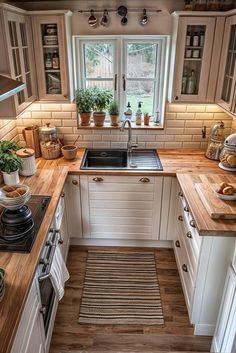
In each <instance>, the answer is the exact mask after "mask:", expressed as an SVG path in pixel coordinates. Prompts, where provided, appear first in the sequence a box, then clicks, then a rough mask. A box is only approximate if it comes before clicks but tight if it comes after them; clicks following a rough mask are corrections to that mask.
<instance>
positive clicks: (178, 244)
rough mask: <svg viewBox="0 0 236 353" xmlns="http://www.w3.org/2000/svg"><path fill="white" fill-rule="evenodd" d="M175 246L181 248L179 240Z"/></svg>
mask: <svg viewBox="0 0 236 353" xmlns="http://www.w3.org/2000/svg"><path fill="white" fill-rule="evenodd" d="M175 246H176V248H180V242H179V240H176V242H175Z"/></svg>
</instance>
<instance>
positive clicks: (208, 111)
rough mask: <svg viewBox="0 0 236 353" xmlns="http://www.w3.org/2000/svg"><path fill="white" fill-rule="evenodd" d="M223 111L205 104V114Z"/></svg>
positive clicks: (213, 105) (216, 106)
mask: <svg viewBox="0 0 236 353" xmlns="http://www.w3.org/2000/svg"><path fill="white" fill-rule="evenodd" d="M222 111H223V110H222V109H221V107H219V106H218V105H217V104H207V105H206V113H215V112H219V113H220V112H222Z"/></svg>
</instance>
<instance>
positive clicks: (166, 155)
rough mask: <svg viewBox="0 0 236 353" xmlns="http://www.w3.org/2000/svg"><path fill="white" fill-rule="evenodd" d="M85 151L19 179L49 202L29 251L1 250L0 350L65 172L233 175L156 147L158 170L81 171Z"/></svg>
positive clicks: (41, 163) (189, 153)
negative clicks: (3, 277) (3, 275)
mask: <svg viewBox="0 0 236 353" xmlns="http://www.w3.org/2000/svg"><path fill="white" fill-rule="evenodd" d="M84 151H85V150H84V149H80V150H79V151H78V154H77V158H76V159H75V160H73V161H66V160H65V159H64V158H59V159H56V160H44V159H43V158H38V159H37V172H36V174H35V175H34V176H32V177H28V178H22V182H23V183H26V184H27V185H29V186H30V188H31V193H32V194H41V195H49V196H51V202H50V204H49V207H48V209H47V212H46V215H45V218H44V222H43V223H42V225H41V227H40V230H39V233H38V235H37V239H36V241H35V243H34V246H33V249H32V251H31V253H30V254H20V253H5V252H0V267H3V268H5V269H6V293H5V297H4V299H3V301H2V302H1V303H0V353H9V352H10V350H11V346H12V343H13V341H14V337H15V334H16V331H17V327H18V324H19V321H20V318H21V314H22V311H23V309H24V304H25V301H26V299H27V295H28V292H29V289H30V286H31V283H32V280H33V278H34V274H35V270H36V268H37V264H38V260H39V256H40V253H41V250H42V247H43V245H44V242H45V240H46V236H47V232H48V229H49V226H50V224H51V221H52V218H53V215H54V212H55V209H56V205H57V202H58V200H59V197H60V194H61V191H62V188H63V185H64V182H65V180H66V176H67V174H68V173H70V174H90V175H91V174H100V175H105V174H107V175H143V174H144V175H153V176H154V175H169V176H175V175H176V173H178V177H179V174H180V173H188V174H194V173H197V174H200V173H206V172H207V173H209V174H224V175H226V176H227V175H231V174H232V173H229V172H224V171H223V170H221V169H219V167H218V163H217V162H215V161H211V160H208V159H207V158H205V157H204V152H203V151H200V150H190V149H188V150H187V149H186V150H182V149H181V150H168V149H160V150H158V153H159V156H160V158H161V162H162V165H163V171H161V172H157V171H155V172H151V171H149V172H143V171H137V170H134V171H110V170H107V171H86V170H80V165H81V161H82V158H83V155H84ZM191 210H192V209H191ZM192 211H193V210H192ZM193 214H194V212H193ZM230 229H231V228H230Z"/></svg>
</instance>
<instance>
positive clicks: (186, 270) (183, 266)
mask: <svg viewBox="0 0 236 353" xmlns="http://www.w3.org/2000/svg"><path fill="white" fill-rule="evenodd" d="M182 270H183V271H184V272H188V267H187V265H186V264H183V265H182Z"/></svg>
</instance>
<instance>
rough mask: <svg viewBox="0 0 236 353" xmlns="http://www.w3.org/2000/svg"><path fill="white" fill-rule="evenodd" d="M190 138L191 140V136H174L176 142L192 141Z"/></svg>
mask: <svg viewBox="0 0 236 353" xmlns="http://www.w3.org/2000/svg"><path fill="white" fill-rule="evenodd" d="M192 138H193V136H192V135H175V141H178V142H184V141H185V142H188V141H192Z"/></svg>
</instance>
